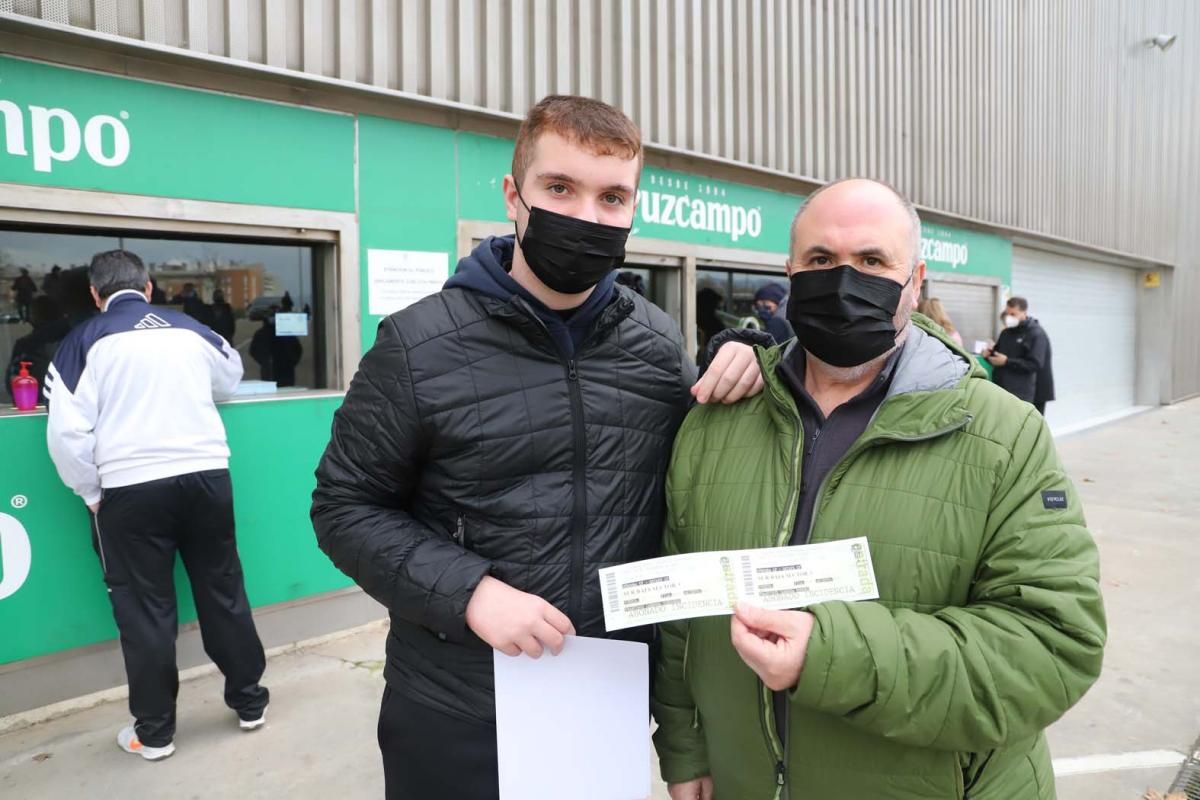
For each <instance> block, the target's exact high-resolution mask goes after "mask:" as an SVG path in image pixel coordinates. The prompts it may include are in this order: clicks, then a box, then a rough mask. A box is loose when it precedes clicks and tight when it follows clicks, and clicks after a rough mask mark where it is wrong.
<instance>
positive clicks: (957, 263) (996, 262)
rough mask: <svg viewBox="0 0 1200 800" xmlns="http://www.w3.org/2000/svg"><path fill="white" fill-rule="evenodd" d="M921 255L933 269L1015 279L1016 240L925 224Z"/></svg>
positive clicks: (1004, 280)
mask: <svg viewBox="0 0 1200 800" xmlns="http://www.w3.org/2000/svg"><path fill="white" fill-rule="evenodd" d="M921 258H922V259H923V260H924V261H925V265H926V268H927V269H928V270H929V271H930V272H958V273H962V274H964V275H979V276H983V277H987V278H998V279H999V280H1000V282H1001V283H1003V284H1009V283H1011V282H1012V242H1010V241H1009V240H1008V239H1003V238H1001V237H999V236H992V235H990V234H986V233H977V232H975V231H966V230H962V229H960V228H950V227H947V226H945V225H932V224H930V223H927V222H925V223H922V224H921Z"/></svg>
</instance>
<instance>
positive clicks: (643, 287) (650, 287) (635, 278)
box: [617, 263, 682, 325]
mask: <svg viewBox="0 0 1200 800" xmlns="http://www.w3.org/2000/svg"><path fill="white" fill-rule="evenodd" d="M617 282H618V283H622V284H625V285H626V286H628V287H629V288H631V289H633V290H634V291H635V292H637V293H638V294H640V295H642V296H643V297H645V298H646V299H647V300H649V301H650V302H651V303H654V305H656V306H658V307H659V308H661V309H662V310H663V311H665V312H667V313H668V314H670V315H671V318H672V319H674V320H675V324H676V325H678V324H679V321H680V319H681V317H682V314H681V309H680V302H679V301H680V294H679V270H678V269H664V268H662V267H651V266H646V265H641V264H629V263H626V264H625V265H624V266H623V267H622V268H621V271H620V272H619V273H617Z"/></svg>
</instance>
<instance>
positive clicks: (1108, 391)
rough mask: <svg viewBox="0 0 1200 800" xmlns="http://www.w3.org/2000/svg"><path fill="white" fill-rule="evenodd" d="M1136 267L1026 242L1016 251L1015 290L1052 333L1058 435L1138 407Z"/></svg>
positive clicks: (1052, 413) (1052, 408)
mask: <svg viewBox="0 0 1200 800" xmlns="http://www.w3.org/2000/svg"><path fill="white" fill-rule="evenodd" d="M1137 292H1138V286H1137V272H1136V271H1134V270H1132V269H1125V268H1123V267H1117V266H1113V265H1110V264H1102V263H1096V262H1091V261H1085V260H1083V259H1079V258H1072V257H1069V256H1063V255H1059V254H1056V253H1049V252H1044V251H1041V250H1030V249H1026V248H1023V247H1016V248H1014V249H1013V277H1012V293H1013V295H1014V296H1018V297H1024V298H1025V299H1027V300H1028V301H1029V314H1030V316H1032V317H1035V318H1037V320H1038V321H1039V322H1041V324H1042V327H1043V328H1045V330H1046V333H1047V334H1049V336H1050V344H1051V346H1052V348H1053V353H1054V382H1055V394H1056V396H1057V398H1058V399H1057V400H1055V401H1054V402H1052V403H1050V405H1049V406H1048V407H1047V409H1046V418H1047V419H1048V420H1049V422H1050V427H1051V428H1052V429H1053V430H1054V431H1055V432H1056V433H1059V432H1063V431H1067V430H1077V429H1079V428H1082V427H1086V426H1088V425H1089V424H1092V423H1096V422H1101V421H1103V420H1105V419H1107V418H1111V417H1114V416H1116V415H1119V414H1120V413H1122V412H1126V411H1128V410H1129V409H1131V408H1133V406H1134V403H1135V392H1136V380H1137Z"/></svg>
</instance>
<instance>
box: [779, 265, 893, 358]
mask: <svg viewBox="0 0 1200 800" xmlns="http://www.w3.org/2000/svg"><path fill="white" fill-rule="evenodd" d="M909 280H912V275H909ZM791 284H792V287H791V289H792V291H791V295H790V296H789V298H788V305H787V318H788V322H790V323H792V328H794V329H795V331H796V339H797V341H798V342H799V343H800V346H801V347H803V348H804V349H805V350H807V351H808V352H810V353H812V354H813V355H814V356H816V357H817V358H819V359H821V360H822V361H824V362H825V363H826V364H829V365H831V366H834V367H857V366H859V365H860V364H866V363H867V362H868V361H871V360H873V359H876V358H878V357H879V356H881V355H883V354H884V353H886V352H887V351H889V350H891V349H892V347H894V346H895V344H896V334H897V333H898V332H897V330H896V323H895V316H896V310H897V309H899V308H900V298H901V296H902V295H903V292H904V287H905V286H908V281H905V282H904V286H901V285H900V284H898V283H896V282H895V281H893V280H889V279H887V278H881V277H879V276H877V275H867V274H864V273H862V272H859V271H858V270H856V269H855V268H854V267H851V266H849V265H842V266H840V267H834V268H832V269H813V270H800V271H799V272H796V273H795V274H794V275H792V278H791Z"/></svg>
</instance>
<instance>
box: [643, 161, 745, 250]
mask: <svg viewBox="0 0 1200 800" xmlns="http://www.w3.org/2000/svg"><path fill="white" fill-rule="evenodd" d="M649 177H650V180H649V182H648V183H649V186H648V187H647V188H643V189H640V190H639V191H638V216H639V217H641V221H642V222H644V223H646V224H647V225H668V226H670V227H672V228H679V229H681V230H689V229H690V230H694V231H701V232H708V233H719V234H723V235H725V236H728V237H729V239H730V240H731V241H734V242H736V241H738V240H740V239H742V238H744V237H749V238H751V239H757V238H758V237H759V236H760V235H762V227H763V220H762V210H761V209H759V208H748V207H746V206H743V205H739V204H737V203H730V202H728V201H727V200H726V199H725V195H726V190H725V189H724V188H722V187H721V186H719V185H716V184H709V183H704V182H700V181H698V182H697V185H696V192H695V193H694V194H692V193H689V192H687V189H688V188H690V185H691V181H686V182H685V181H684V180H680V179H676V178H671V177H660V176H658V175H654V174H651V175H650V176H649ZM685 183H686V184H687V185H686V186H685ZM680 189H683V190H684V191H682V192H681V191H679V190H680Z"/></svg>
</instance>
